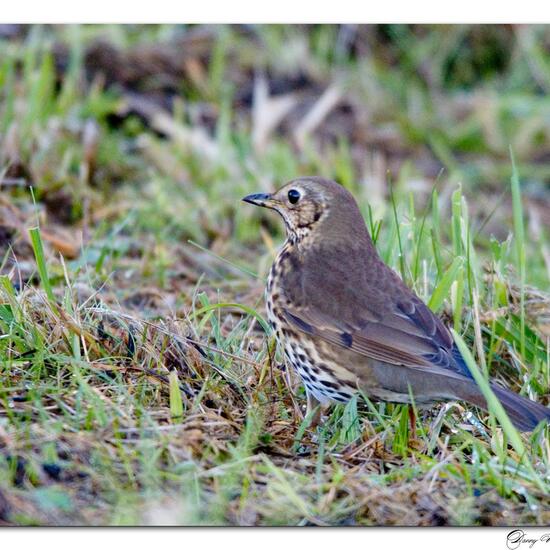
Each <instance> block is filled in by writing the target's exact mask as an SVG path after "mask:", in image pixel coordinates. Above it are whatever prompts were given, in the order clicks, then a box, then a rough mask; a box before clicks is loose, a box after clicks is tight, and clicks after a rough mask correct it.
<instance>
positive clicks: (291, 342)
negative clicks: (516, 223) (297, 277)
mask: <svg viewBox="0 0 550 550" xmlns="http://www.w3.org/2000/svg"><path fill="white" fill-rule="evenodd" d="M288 246H289V243H286V244H285V245H284V246H283V248H282V249H281V251H280V252H279V254H278V256H277V258H276V260H275V262H274V263H273V265H272V267H271V270H270V272H269V276H268V279H267V287H266V293H265V296H266V305H267V317H268V321H269V324H270V325H271V327H272V329H273V331H274V332H275V337H276V339H277V343H278V344H279V345H280V346H281V349H282V350H283V353H284V356H285V359H286V362H287V363H288V364H290V365H292V367H293V368H294V369H295V370H296V371H297V372H298V374H299V376H300V378H301V379H302V381H303V383H304V385H305V387H306V392H307V393H308V394H311V395H313V397H315V398H316V399H317V400H318V401H319V402H321V403H323V404H324V403H328V402H330V401H336V402H340V403H346V402H347V401H349V400H350V399H351V397H352V396H353V394H354V393H356V392H357V389H356V388H355V387H353V386H352V385H351V384H350V383H349V381H343V380H342V379H340V378H339V377H337V376H335V370H336V371H338V370H341V369H339V368H338V367H337V366H336V365H334V364H333V360H332V359H329V357H328V356H327V355H325V356H323V354H322V353H321V352H320V350H319V349H317V346H316V345H315V343H314V341H313V340H312V339H311V338H310V337H309V336H308V335H306V334H303V333H300V332H298V331H296V330H295V329H293V328H291V327H289V326H288V323H287V322H286V320H285V318H284V315H283V312H282V307H283V306H284V303H285V300H286V298H285V296H284V291H283V289H282V287H281V285H280V279H281V272H282V270H283V269H285V268H286V267H287V266H285V265H283V261H284V258H285V257H287V256H288ZM331 355H332V354H331Z"/></svg>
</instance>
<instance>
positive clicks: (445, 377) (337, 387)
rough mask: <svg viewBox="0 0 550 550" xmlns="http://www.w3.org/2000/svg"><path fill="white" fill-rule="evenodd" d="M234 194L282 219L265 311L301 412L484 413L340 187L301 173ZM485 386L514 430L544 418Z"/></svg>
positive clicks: (430, 316)
mask: <svg viewBox="0 0 550 550" xmlns="http://www.w3.org/2000/svg"><path fill="white" fill-rule="evenodd" d="M242 200H243V201H245V202H247V203H250V204H253V205H256V206H261V207H264V208H268V209H272V210H275V211H276V212H277V213H278V214H279V215H280V216H281V217H282V218H283V221H284V224H285V228H286V240H285V242H284V244H283V245H282V247H281V248H280V250H279V252H278V254H277V256H276V259H275V260H274V262H273V264H272V266H271V269H270V271H269V275H268V278H267V286H266V292H265V296H266V309H267V317H268V321H269V324H270V325H271V328H272V330H273V332H274V334H275V338H276V341H277V344H278V345H279V346H280V349H282V351H283V354H284V357H285V359H286V362H287V364H288V363H289V364H290V365H291V366H292V367H293V368H294V369H295V370H296V371H297V373H298V374H299V376H300V378H301V380H302V382H303V384H304V386H305V392H306V398H307V408H306V414H308V413H311V414H312V417H313V418H314V422H315V423H318V422H319V419H320V412H319V411H320V410H321V409H325V408H326V407H327V406H328V405H330V404H331V403H347V402H348V401H349V400H351V399H352V397H353V396H354V395H357V394H358V395H361V394H364V395H366V396H367V397H368V398H369V399H371V400H374V401H385V402H393V403H409V404H410V403H411V402H413V403H414V404H416V405H418V406H419V407H421V408H425V407H430V406H432V405H433V404H435V403H437V402H445V401H464V402H467V403H469V404H471V405H474V406H477V407H480V408H481V409H484V410H488V405H487V402H486V400H485V397H484V395H483V392H482V390H481V389H480V387H479V386H478V385H477V383H476V382H475V380H474V378H473V376H472V374H471V372H470V370H469V369H468V367H467V365H466V363H465V361H464V358H463V357H462V355H461V352H460V351H459V349H458V347H457V345H456V343H455V342H454V339H453V336H452V334H451V332H450V330H449V329H448V328H447V327H446V326H445V324H444V323H443V321H442V320H441V319H440V318H439V317H438V316H437V315H436V314H434V313H433V312H432V311H431V309H430V308H429V307H428V306H427V305H426V304H425V303H424V302H423V301H422V300H421V299H420V298H419V297H418V296H417V295H416V294H415V293H414V291H413V290H411V289H410V288H409V287H408V286H407V285H406V284H405V283H404V282H403V280H402V279H401V278H400V277H399V275H398V274H397V273H396V272H395V271H394V270H392V269H391V268H390V267H389V266H388V265H386V264H385V263H384V262H383V260H382V259H381V258H380V256H379V255H378V252H377V250H376V247H375V245H374V243H373V241H372V238H371V236H370V234H369V231H368V229H367V226H366V224H365V221H364V219H363V216H362V214H361V212H360V210H359V207H358V205H357V202H356V201H355V198H354V197H353V195H352V194H351V193H350V192H349V191H348V190H347V189H345V188H344V187H343V186H342V185H340V184H338V183H336V182H334V181H332V180H328V179H324V178H321V177H318V176H311V177H300V178H298V179H294V180H292V181H290V182H289V183H287V184H286V185H284V186H283V187H281V188H280V189H279V190H278V191H276V192H274V193H255V194H251V195H247V196H246V197H244V198H243V199H242ZM490 387H491V389H492V391H493V392H494V394H495V395H496V397H497V398H498V399H499V400H500V402H501V404H502V405H503V407H504V409H505V410H506V412H507V414H508V416H509V418H510V420H511V421H512V423H513V424H514V425H515V427H516V428H517V429H518V430H520V431H532V430H533V429H534V428H535V427H536V426H537V425H538V424H539V422H541V421H543V420H545V421H546V422H549V421H550V409H549V408H547V407H545V406H543V405H542V404H540V403H537V402H535V401H532V400H530V399H527V398H525V397H523V396H520V395H519V394H516V393H514V392H513V391H511V390H509V389H507V388H504V387H502V386H500V385H498V384H496V383H495V382H490ZM409 410H410V411H412V409H409ZM411 421H412V419H411Z"/></svg>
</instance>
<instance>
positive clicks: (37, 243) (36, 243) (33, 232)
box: [29, 227, 57, 311]
mask: <svg viewBox="0 0 550 550" xmlns="http://www.w3.org/2000/svg"><path fill="white" fill-rule="evenodd" d="M29 235H30V237H31V245H32V249H33V252H34V257H35V259H36V266H37V268H38V274H39V275H40V281H41V282H42V286H43V287H44V291H45V292H46V296H47V297H48V300H50V303H51V304H52V307H53V309H54V310H55V311H57V308H56V306H55V303H56V302H55V296H54V293H53V290H52V285H51V283H50V278H49V276H48V269H47V267H46V258H45V256H44V247H43V246H42V238H41V236H40V228H38V227H33V228H31V229H29Z"/></svg>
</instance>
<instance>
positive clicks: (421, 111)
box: [0, 26, 550, 525]
mask: <svg viewBox="0 0 550 550" xmlns="http://www.w3.org/2000/svg"><path fill="white" fill-rule="evenodd" d="M2 33H4V34H3V38H2V40H1V41H0V52H1V53H0V60H1V61H0V97H1V100H0V176H1V177H0V523H2V524H23V525H29V524H30V525H35V524H38V525H60V524H70V525H77V524H93V525H99V524H101V525H134V524H174V523H175V524H186V525H190V524H192V525H196V524H200V525H218V524H233V525H235V524H237V525H307V524H315V525H446V524H452V525H479V524H483V525H485V524H489V525H510V524H524V525H527V524H540V525H547V524H549V523H550V503H549V499H548V488H549V484H550V477H549V473H548V467H549V463H550V446H549V439H548V435H549V434H548V428H542V429H539V430H537V431H536V432H534V433H533V434H527V435H523V436H521V437H520V436H518V434H517V433H516V432H515V431H514V430H511V429H510V428H509V427H508V426H506V425H504V429H503V428H501V427H500V425H499V423H498V422H497V421H496V420H495V417H494V416H493V415H492V414H491V415H489V414H486V413H484V412H482V411H479V410H475V409H473V408H472V407H464V406H463V405H462V404H459V403H450V404H446V405H441V406H438V407H434V409H433V410H430V411H426V412H420V413H419V415H418V420H417V430H418V434H419V435H418V440H417V441H412V442H410V441H409V433H408V424H407V420H408V409H407V407H405V406H401V405H393V404H383V403H366V402H365V401H363V400H359V401H353V402H351V403H350V404H349V405H347V406H345V407H343V406H336V407H334V408H333V409H331V410H330V411H329V415H328V417H327V419H326V421H325V422H324V424H323V425H322V427H321V428H319V429H316V430H313V429H310V428H309V427H308V424H307V421H305V420H303V408H304V404H305V396H304V393H303V388H302V387H301V386H300V384H299V381H298V380H297V379H296V376H295V375H294V373H292V372H289V371H287V370H286V369H285V368H284V366H283V364H282V358H281V356H280V355H279V353H278V352H277V350H276V349H275V346H274V341H273V338H272V335H271V334H270V333H269V328H268V327H267V326H266V323H265V320H264V315H265V313H264V304H263V286H264V280H265V275H266V273H267V270H268V268H269V266H270V264H271V262H272V260H273V257H274V255H275V253H276V249H277V247H278V245H279V244H280V243H281V242H282V240H283V238H284V235H283V229H282V226H281V223H280V222H279V220H278V219H276V218H275V216H273V215H271V214H270V213H269V212H263V211H261V210H260V209H254V208H251V207H247V206H246V205H243V204H242V203H241V202H240V198H241V197H242V196H244V195H245V194H247V193H250V192H254V191H262V190H268V189H271V188H273V187H277V186H279V185H281V184H282V183H284V182H286V181H287V180H289V179H291V178H293V177H296V176H297V175H304V174H320V175H325V176H328V177H333V178H336V179H338V181H340V182H341V183H342V184H344V185H345V186H346V187H348V188H349V189H350V190H351V191H352V192H353V193H354V195H355V196H356V197H357V199H358V201H359V203H360V206H361V209H362V211H363V213H364V216H365V219H366V220H367V224H368V226H369V228H370V230H371V233H372V235H373V237H374V238H375V240H376V245H377V247H378V249H379V251H380V253H381V255H382V257H383V258H384V260H385V261H386V262H387V263H388V264H389V265H391V266H392V267H394V268H395V269H396V270H397V271H398V272H399V273H400V274H401V275H402V276H403V278H404V279H405V280H406V281H407V283H408V284H409V285H411V286H412V287H413V288H414V289H415V290H416V292H417V293H418V294H419V295H420V296H421V297H422V298H423V299H424V300H426V302H427V303H429V305H430V307H432V309H433V310H434V311H437V312H438V313H440V314H441V315H442V316H443V317H444V318H445V319H446V321H447V322H448V324H449V325H450V326H451V327H453V328H454V329H455V330H456V331H457V333H458V334H460V335H461V336H462V338H463V339H464V341H465V342H466V344H467V345H468V347H469V349H470V350H471V351H472V353H473V355H474V358H475V360H476V363H477V365H478V366H479V368H480V370H481V372H482V373H483V375H486V374H488V373H490V374H491V376H492V377H494V378H495V379H497V380H498V381H499V382H500V383H503V384H506V385H507V386H509V387H511V388H513V389H514V390H515V391H517V392H519V393H522V394H524V395H527V396H529V397H530V398H531V399H535V400H538V401H540V402H542V403H544V404H546V405H548V404H549V398H550V393H549V382H550V347H549V337H550V298H549V296H548V294H546V293H545V292H544V290H547V289H548V287H549V282H550V252H549V251H550V249H549V239H550V231H549V230H548V227H549V225H550V221H549V220H550V192H549V190H548V184H549V181H550V172H549V170H548V166H547V164H546V160H547V158H548V145H549V139H550V136H549V135H548V129H547V125H546V123H545V120H546V119H547V116H548V114H549V113H548V111H549V109H550V105H549V103H548V100H547V98H546V96H545V93H544V92H545V91H546V90H547V88H548V86H550V77H549V75H550V57H549V56H548V55H547V54H546V53H545V48H546V43H547V42H549V40H550V34H549V33H548V31H547V30H546V29H545V28H537V27H522V28H512V27H490V28H489V27H462V26H457V27H449V28H443V29H442V28H436V27H419V28H408V27H401V26H393V27H392V26H390V27H381V28H367V29H365V28H355V27H343V28H337V27H315V28H308V29H306V28H299V27H295V28H282V27H260V28H257V27H255V28H235V27H233V28H230V27H219V28H206V29H201V28H195V29H186V28H173V27H166V26H161V27H149V28H145V29H143V28H139V27H127V28H122V27H105V28H98V27H81V28H70V27H69V28H65V27H61V28H55V29H51V28H38V27H35V28H32V29H26V28H10V29H2ZM98 38H101V40H102V41H101V42H98V41H97V40H98ZM526 60H527V62H525V61H526ZM321 96H322V97H323V98H324V99H323V100H321V101H319V97H321ZM323 101H324V103H323ZM331 102H332V103H331ZM326 105H329V107H331V108H326V109H325V106H326ZM274 113H275V114H276V113H279V116H278V117H275V115H274ZM545 117H546V118H545ZM510 146H511V148H510ZM511 151H513V155H514V156H515V162H516V164H517V170H515V171H514V170H513V164H512V156H511Z"/></svg>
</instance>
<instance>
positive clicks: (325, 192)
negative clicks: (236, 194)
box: [243, 177, 365, 240]
mask: <svg viewBox="0 0 550 550" xmlns="http://www.w3.org/2000/svg"><path fill="white" fill-rule="evenodd" d="M243 201H245V202H249V203H250V204H255V205H256V206H263V207H265V208H271V209H272V210H275V211H276V212H278V213H279V214H280V215H281V217H282V218H283V220H284V222H285V226H286V229H287V233H288V235H289V236H290V237H296V238H298V239H299V240H301V239H303V238H304V237H306V236H309V235H316V234H320V231H321V228H322V235H323V237H329V236H331V235H332V236H337V235H339V234H340V235H342V236H351V235H352V234H353V233H354V232H355V231H356V230H357V224H359V227H364V225H365V224H364V221H363V218H362V216H361V213H360V212H359V208H358V207H357V204H356V202H355V199H354V198H353V196H352V195H351V193H349V191H347V190H346V189H344V187H342V186H341V185H339V184H338V183H336V182H334V181H331V180H326V179H324V178H319V177H303V178H298V179H295V180H292V181H291V182H289V183H287V184H286V185H284V186H283V187H281V188H280V189H279V190H278V191H275V192H274V193H255V194H253V195H247V196H246V197H244V198H243ZM350 228H352V230H351V231H350Z"/></svg>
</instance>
